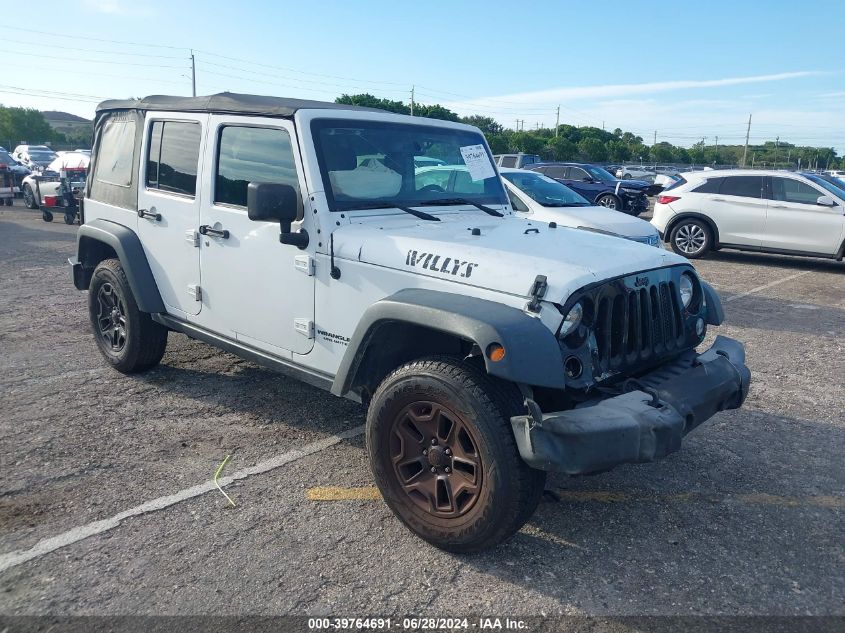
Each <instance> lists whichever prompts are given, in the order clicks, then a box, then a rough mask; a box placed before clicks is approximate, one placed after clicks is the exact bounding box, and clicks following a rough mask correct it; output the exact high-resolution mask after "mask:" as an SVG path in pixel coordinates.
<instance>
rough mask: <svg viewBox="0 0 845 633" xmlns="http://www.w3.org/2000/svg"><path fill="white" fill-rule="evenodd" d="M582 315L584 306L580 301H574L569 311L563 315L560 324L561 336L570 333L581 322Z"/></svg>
mask: <svg viewBox="0 0 845 633" xmlns="http://www.w3.org/2000/svg"><path fill="white" fill-rule="evenodd" d="M583 317H584V307H583V306H582V305H581V304H580V303H576V304H575V305H574V306H572V307H571V308H570V309H569V312H567V313H566V316H565V317H563V325H561V326H560V335H561V337H564V336H566V335H568V334H570V333H572V332H573V331H574V330H575V328H577V327H578V324H579V323H581V319H582V318H583Z"/></svg>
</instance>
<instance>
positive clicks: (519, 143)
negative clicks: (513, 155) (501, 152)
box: [511, 132, 545, 154]
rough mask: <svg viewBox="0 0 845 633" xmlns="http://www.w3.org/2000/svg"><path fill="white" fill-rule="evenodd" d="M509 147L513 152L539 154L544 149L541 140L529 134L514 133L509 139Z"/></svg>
mask: <svg viewBox="0 0 845 633" xmlns="http://www.w3.org/2000/svg"><path fill="white" fill-rule="evenodd" d="M511 147H512V148H513V151H515V152H525V153H526V154H539V153H540V152H541V151H542V150H543V148H544V147H545V143H544V142H543V139H542V138H540V137H538V136H535V135H534V134H532V133H531V132H516V133H515V134H514V135H513V136H512V137H511Z"/></svg>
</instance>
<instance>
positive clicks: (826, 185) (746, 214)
mask: <svg viewBox="0 0 845 633" xmlns="http://www.w3.org/2000/svg"><path fill="white" fill-rule="evenodd" d="M651 223H652V224H653V225H654V226H655V228H657V230H658V231H659V232H660V235H661V237H663V238H664V239H666V240H668V241H669V244H670V245H671V246H672V249H673V250H674V251H675V252H676V253H678V254H681V255H683V256H684V257H688V258H697V257H702V256H704V255H706V254H707V253H708V252H709V251H711V250H717V249H720V248H732V249H738V250H745V251H762V252H770V253H783V254H787V255H810V256H813V257H829V258H835V259H839V260H841V259H842V256H843V249H845V190H843V189H842V188H841V187H838V186H837V185H835V184H834V183H832V182H830V181H829V180H826V179H824V178H822V177H821V176H818V175H816V174H799V173H790V172H784V171H763V170H755V171H752V170H741V169H737V170H730V171H728V170H722V171H716V170H713V171H701V172H693V173H687V174H684V175H683V177H682V178H681V180H679V181H678V182H677V183H676V184H675V185H673V186H671V187H670V188H668V189H667V190H665V191H664V192H663V195H661V196H660V197H658V198H657V203H656V204H655V205H654V217H653V218H652V220H651Z"/></svg>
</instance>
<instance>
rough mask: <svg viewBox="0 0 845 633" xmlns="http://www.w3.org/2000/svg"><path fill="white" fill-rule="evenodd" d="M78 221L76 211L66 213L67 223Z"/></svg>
mask: <svg viewBox="0 0 845 633" xmlns="http://www.w3.org/2000/svg"><path fill="white" fill-rule="evenodd" d="M74 222H76V213H65V224H73V223H74Z"/></svg>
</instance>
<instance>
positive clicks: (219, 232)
mask: <svg viewBox="0 0 845 633" xmlns="http://www.w3.org/2000/svg"><path fill="white" fill-rule="evenodd" d="M200 234H201V235H210V236H211V237H222V238H223V239H224V240H228V239H229V231H227V230H226V229H213V228H211V227H210V226H208V225H207V224H203V225H202V226H201V227H200Z"/></svg>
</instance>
